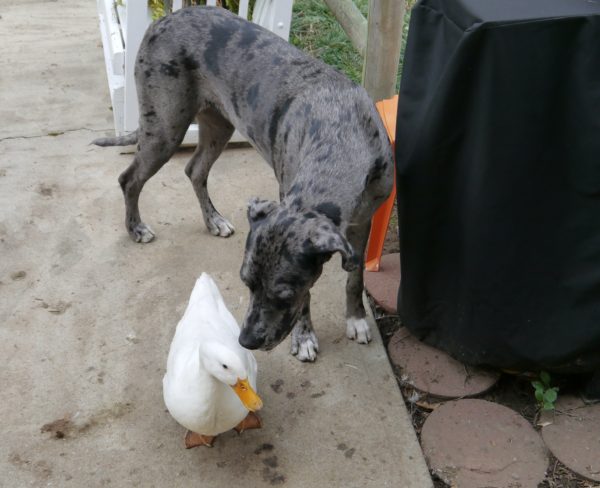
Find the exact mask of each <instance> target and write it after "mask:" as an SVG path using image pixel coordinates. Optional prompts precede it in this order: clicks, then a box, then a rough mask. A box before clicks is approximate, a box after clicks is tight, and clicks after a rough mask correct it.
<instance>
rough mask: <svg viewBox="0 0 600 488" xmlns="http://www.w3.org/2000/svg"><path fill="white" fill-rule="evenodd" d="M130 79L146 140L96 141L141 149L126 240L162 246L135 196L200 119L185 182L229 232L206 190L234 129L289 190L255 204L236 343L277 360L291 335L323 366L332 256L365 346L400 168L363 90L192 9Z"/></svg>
mask: <svg viewBox="0 0 600 488" xmlns="http://www.w3.org/2000/svg"><path fill="white" fill-rule="evenodd" d="M135 78H136V84H137V92H138V98H139V108H140V120H139V129H138V130H137V131H136V132H135V133H133V134H130V135H128V136H123V137H115V138H105V139H98V140H96V141H94V143H95V144H97V145H100V146H111V145H126V144H134V143H136V142H137V144H138V146H137V152H136V154H135V157H134V160H133V163H132V164H131V165H130V166H129V167H128V168H127V169H126V170H125V171H124V172H123V173H122V174H121V176H120V177H119V183H120V185H121V188H122V190H123V194H124V196H125V206H126V220H125V224H126V227H127V230H128V232H129V234H130V236H131V238H132V239H133V240H135V241H136V242H149V241H151V240H152V239H153V238H154V233H153V232H152V231H151V230H150V229H149V228H148V226H146V225H145V224H144V223H143V222H142V220H141V219H140V213H139V210H138V198H139V195H140V192H141V190H142V187H143V186H144V184H145V183H146V181H148V179H149V178H150V177H152V176H153V175H154V174H155V173H156V172H157V171H158V170H159V169H160V168H161V167H162V166H163V165H164V164H165V163H166V162H167V161H168V160H169V158H170V157H171V155H172V154H173V153H174V152H175V150H176V149H177V148H178V146H179V145H180V143H181V141H182V140H183V137H184V135H185V133H186V130H187V128H188V126H189V125H190V124H191V123H192V122H193V121H194V119H196V120H197V122H198V124H199V127H200V140H199V144H198V147H197V149H196V151H195V153H194V155H193V156H192V158H191V160H190V161H189V163H188V164H187V167H186V169H185V172H186V174H187V175H188V177H189V178H190V180H191V182H192V185H193V187H194V190H195V192H196V195H197V196H198V200H199V201H200V208H201V209H202V214H203V216H204V221H205V223H206V226H207V227H208V229H209V230H210V232H211V233H213V234H215V235H218V236H222V237H227V236H229V235H230V234H232V233H233V227H232V225H231V224H230V223H229V222H228V221H227V220H226V219H225V218H223V216H222V215H220V214H219V212H217V210H215V208H214V206H213V204H212V202H211V200H210V198H209V196H208V192H207V185H206V182H207V177H208V173H209V171H210V168H211V166H212V165H213V163H214V162H215V160H216V159H217V158H218V157H219V154H220V153H221V151H222V150H223V148H224V147H225V145H226V144H227V141H228V140H229V139H230V137H231V135H232V134H233V131H234V128H236V129H238V131H239V132H240V133H241V134H242V135H244V136H245V137H247V139H248V141H250V143H251V144H252V145H253V146H254V147H255V148H256V149H257V151H258V152H259V153H260V154H261V155H262V156H263V157H264V158H265V160H266V161H267V162H268V163H269V164H270V165H271V166H272V168H273V169H274V171H275V175H276V177H277V180H278V181H279V185H280V190H279V194H280V202H278V203H277V202H272V201H264V200H258V199H254V200H252V201H251V202H250V203H249V206H248V220H249V222H250V232H249V234H248V240H247V243H246V251H245V255H244V261H243V265H242V269H241V272H240V274H241V278H242V280H243V281H244V283H245V284H246V285H247V286H248V287H249V288H250V292H251V299H250V304H249V309H248V312H247V314H246V318H245V321H244V326H243V330H242V333H241V335H240V339H239V341H240V343H241V344H242V345H243V346H245V347H247V348H250V349H258V348H260V349H263V350H269V349H272V348H273V347H275V346H276V345H277V344H279V343H280V342H281V341H282V340H283V339H284V338H285V337H286V336H287V335H288V334H289V333H290V331H291V332H292V353H293V354H294V355H296V356H297V358H298V359H300V360H302V361H314V359H315V358H316V354H317V352H318V349H319V346H318V342H317V338H316V336H315V334H314V332H313V328H312V324H311V319H310V289H311V287H312V286H313V284H314V283H315V281H316V280H317V278H319V276H320V274H321V272H322V269H323V264H324V263H325V262H326V261H327V260H329V259H330V258H331V256H332V255H333V254H334V253H336V252H339V253H340V254H341V257H342V266H343V268H344V269H345V270H346V271H348V272H349V275H348V281H347V285H346V295H347V326H346V332H347V336H348V337H349V338H350V339H356V340H357V341H358V342H360V343H367V342H369V341H370V339H371V336H370V331H369V326H368V324H367V322H366V320H365V310H364V307H363V303H362V291H363V282H362V271H363V254H364V250H365V246H366V242H367V238H368V235H369V229H370V220H371V217H372V214H373V212H374V210H375V209H376V208H377V206H378V205H379V204H380V203H381V202H382V201H383V200H385V198H386V197H387V196H388V194H389V192H390V190H391V186H392V177H393V176H392V175H393V159H392V150H391V146H390V143H389V141H388V138H387V136H386V133H385V129H384V127H383V125H382V122H381V120H380V118H379V115H378V114H377V111H376V109H375V107H374V104H373V102H372V101H371V99H370V98H369V97H368V95H367V93H366V92H365V91H364V90H363V88H361V87H360V86H358V85H356V84H354V83H352V82H351V81H350V80H348V79H347V78H346V77H345V76H344V75H342V74H341V73H339V72H337V71H335V70H334V69H332V68H330V67H328V66H327V65H325V64H324V63H322V62H320V61H317V60H316V59H313V58H311V57H309V56H307V55H306V54H303V53H302V52H301V51H299V50H298V49H296V48H294V47H292V46H291V45H289V44H288V43H287V42H285V41H284V40H282V39H280V38H279V37H277V36H276V35H275V34H273V33H271V32H269V31H267V30H265V29H263V28H261V27H259V26H257V25H255V24H253V23H251V22H247V21H245V20H243V19H241V18H239V17H238V16H236V15H233V14H231V13H229V12H228V11H226V10H224V9H221V8H209V7H190V8H185V9H182V10H179V11H177V12H175V13H173V14H172V15H169V16H167V17H164V18H162V19H160V20H159V21H157V22H155V23H154V24H152V25H151V26H150V27H149V29H148V31H147V32H146V34H145V37H144V39H143V41H142V44H141V46H140V49H139V52H138V56H137V61H136V67H135ZM292 329H293V330H292Z"/></svg>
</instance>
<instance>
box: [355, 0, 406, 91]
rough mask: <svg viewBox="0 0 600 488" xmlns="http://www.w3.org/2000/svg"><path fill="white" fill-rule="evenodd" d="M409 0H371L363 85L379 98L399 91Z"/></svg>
mask: <svg viewBox="0 0 600 488" xmlns="http://www.w3.org/2000/svg"><path fill="white" fill-rule="evenodd" d="M405 11H406V0H370V1H369V18H368V31H367V53H366V56H365V62H364V65H363V85H364V87H365V89H366V90H367V92H368V93H369V95H370V96H371V98H372V99H373V100H374V101H375V102H377V101H379V100H384V99H386V98H391V97H392V96H393V95H394V94H395V93H396V77H397V75H398V64H399V62H400V47H401V45H402V26H403V24H404V12H405Z"/></svg>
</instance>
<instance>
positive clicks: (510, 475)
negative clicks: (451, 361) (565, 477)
mask: <svg viewBox="0 0 600 488" xmlns="http://www.w3.org/2000/svg"><path fill="white" fill-rule="evenodd" d="M421 444H422V446H423V451H424V453H425V457H426V458H427V460H428V462H429V467H430V469H432V471H433V472H435V473H436V474H437V475H438V476H439V477H440V478H441V479H442V480H444V481H445V482H446V483H448V484H450V485H451V486H456V487H460V488H482V487H494V488H517V487H518V488H537V486H538V484H539V483H540V482H541V481H543V479H544V476H545V473H546V468H547V466H548V457H547V454H546V449H545V447H544V443H543V442H542V439H541V438H540V436H539V435H538V433H537V432H536V431H535V430H534V429H533V427H531V425H530V424H529V422H527V420H525V419H524V418H523V417H521V416H520V415H519V414H517V413H516V412H514V411H513V410H511V409H509V408H507V407H504V406H502V405H498V404H496V403H492V402H488V401H485V400H477V399H466V400H457V401H451V402H447V403H444V404H443V405H441V406H439V407H437V408H436V409H435V410H434V411H433V412H432V413H431V414H430V415H429V417H428V418H427V420H426V421H425V424H424V425H423V430H422V432H421Z"/></svg>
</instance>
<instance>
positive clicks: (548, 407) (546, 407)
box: [542, 402, 554, 411]
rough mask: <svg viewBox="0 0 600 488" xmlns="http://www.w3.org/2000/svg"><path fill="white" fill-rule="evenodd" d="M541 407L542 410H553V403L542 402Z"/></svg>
mask: <svg viewBox="0 0 600 488" xmlns="http://www.w3.org/2000/svg"><path fill="white" fill-rule="evenodd" d="M542 408H543V409H544V410H546V411H548V410H554V404H553V403H548V402H544V404H543V407H542Z"/></svg>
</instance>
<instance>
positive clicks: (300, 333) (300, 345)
mask: <svg viewBox="0 0 600 488" xmlns="http://www.w3.org/2000/svg"><path fill="white" fill-rule="evenodd" d="M318 352H319V341H318V340H317V336H316V335H315V332H314V330H313V327H312V321H311V319H310V294H309V295H308V296H307V298H306V301H305V302H304V306H303V307H302V313H301V315H300V317H299V318H298V321H297V322H296V325H294V328H293V330H292V354H293V355H294V356H296V358H297V359H298V360H300V361H311V362H312V361H314V360H315V359H317V353H318Z"/></svg>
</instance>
